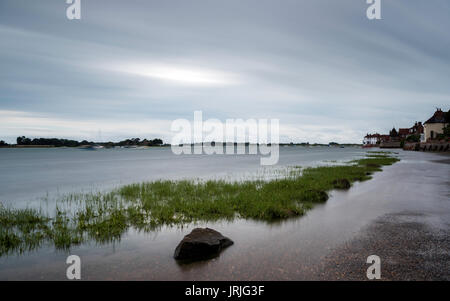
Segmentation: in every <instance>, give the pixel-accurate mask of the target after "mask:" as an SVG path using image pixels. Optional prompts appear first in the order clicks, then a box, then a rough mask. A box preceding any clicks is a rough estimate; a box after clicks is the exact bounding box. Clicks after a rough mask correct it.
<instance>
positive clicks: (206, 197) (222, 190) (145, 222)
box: [0, 153, 398, 256]
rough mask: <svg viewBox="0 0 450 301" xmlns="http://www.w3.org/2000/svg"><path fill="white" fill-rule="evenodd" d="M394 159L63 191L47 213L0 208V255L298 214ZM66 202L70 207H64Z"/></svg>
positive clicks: (375, 158) (383, 157)
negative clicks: (265, 175) (273, 174)
mask: <svg viewBox="0 0 450 301" xmlns="http://www.w3.org/2000/svg"><path fill="white" fill-rule="evenodd" d="M396 161H398V159H397V158H393V157H390V156H389V155H388V154H385V153H383V154H378V153H377V154H370V155H368V157H366V158H363V159H359V160H353V161H350V162H348V163H347V165H339V166H321V167H314V168H306V169H303V170H302V171H301V172H300V168H293V170H292V171H291V172H289V173H288V174H287V175H286V177H285V178H281V179H275V180H271V181H261V180H255V181H244V182H234V183H230V182H226V181H220V180H215V181H206V182H194V181H186V180H184V181H155V182H146V183H138V184H131V185H126V186H123V187H121V188H119V189H117V190H114V191H112V192H109V193H95V194H94V193H92V194H82V195H74V194H73V195H69V196H67V197H66V198H65V199H63V200H61V202H62V203H67V204H69V205H70V204H73V202H76V203H77V206H75V207H76V208H77V209H76V210H74V211H75V212H72V211H69V210H61V209H59V208H56V212H55V214H54V215H53V216H52V217H49V216H47V215H45V214H43V213H41V212H39V211H36V210H32V209H21V210H20V209H8V208H4V207H0V226H1V229H0V256H2V255H5V254H10V253H22V252H25V251H30V250H34V249H36V248H38V247H40V246H41V245H42V244H43V243H48V244H51V245H53V246H54V247H55V248H57V249H68V248H70V247H71V246H73V245H77V244H80V243H82V242H84V241H91V240H94V241H96V242H97V243H108V242H111V241H118V240H120V238H121V237H122V235H123V234H124V233H125V232H126V231H127V230H128V229H129V228H130V227H133V228H135V229H137V230H142V231H153V230H155V229H158V228H159V227H162V226H174V225H178V226H183V225H186V224H188V223H192V222H199V221H217V220H233V219H235V218H244V219H254V220H261V221H267V222H271V221H276V220H280V219H286V218H290V217H296V216H301V215H303V214H304V213H305V212H306V211H307V210H309V209H311V208H313V207H314V205H315V204H318V203H323V202H325V201H326V200H327V199H328V191H330V190H332V189H348V188H349V187H350V186H351V184H352V183H354V182H355V181H365V180H368V179H370V178H371V174H372V173H374V172H376V171H380V170H381V167H382V166H384V165H391V164H393V163H395V162H396ZM68 207H71V206H68Z"/></svg>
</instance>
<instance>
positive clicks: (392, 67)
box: [0, 0, 450, 143]
mask: <svg viewBox="0 0 450 301" xmlns="http://www.w3.org/2000/svg"><path fill="white" fill-rule="evenodd" d="M68 6H69V4H66V1H65V0H49V1H44V0H0V45H1V47H0V140H5V141H6V142H8V143H14V142H15V139H16V137H17V136H22V135H24V136H27V137H32V138H34V137H59V138H68V139H76V140H83V139H87V140H94V141H119V140H122V139H125V138H131V137H140V138H155V137H159V138H162V139H164V140H165V141H166V142H170V139H171V137H173V135H174V134H175V133H173V132H171V130H170V127H171V123H172V121H173V120H175V119H179V118H185V119H188V120H193V116H194V111H197V110H201V111H202V112H203V118H204V119H208V118H215V119H219V120H221V121H223V122H225V120H226V119H228V118H233V119H237V118H241V119H244V120H245V119H249V118H254V119H260V118H269V119H271V118H276V119H279V123H280V141H281V142H290V141H293V142H310V143H328V142H330V141H334V142H339V143H346V142H348V143H361V141H362V139H363V137H364V136H365V134H366V133H371V132H379V133H388V131H389V130H390V129H391V128H392V127H396V128H398V127H410V126H412V125H413V123H414V122H415V121H425V120H426V119H428V118H429V117H431V115H432V114H433V113H434V111H435V109H436V107H439V108H442V109H444V110H448V105H449V103H450V33H449V28H450V17H449V16H450V1H448V0H433V1H423V0H408V1H406V0H381V17H382V19H381V20H369V19H368V18H367V17H366V10H367V8H368V6H369V5H368V4H367V3H366V0H339V1H336V0H283V1H275V0H270V1H269V0H214V1H212V0H146V1H138V0H130V1H113V0H81V19H80V20H68V19H67V17H66V9H67V7H68Z"/></svg>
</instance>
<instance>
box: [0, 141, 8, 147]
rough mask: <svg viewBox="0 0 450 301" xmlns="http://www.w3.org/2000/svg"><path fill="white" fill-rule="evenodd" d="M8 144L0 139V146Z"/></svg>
mask: <svg viewBox="0 0 450 301" xmlns="http://www.w3.org/2000/svg"><path fill="white" fill-rule="evenodd" d="M7 145H8V143H6V142H5V141H3V140H0V146H7Z"/></svg>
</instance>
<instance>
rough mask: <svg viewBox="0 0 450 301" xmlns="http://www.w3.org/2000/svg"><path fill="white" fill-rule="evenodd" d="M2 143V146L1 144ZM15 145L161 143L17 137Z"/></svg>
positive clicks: (157, 141)
mask: <svg viewBox="0 0 450 301" xmlns="http://www.w3.org/2000/svg"><path fill="white" fill-rule="evenodd" d="M2 143H4V144H2ZM3 145H7V144H6V143H5V142H4V141H0V146H3ZM17 145H48V146H54V147H62V146H66V147H77V146H81V145H103V146H105V147H114V146H160V145H163V141H162V140H161V139H159V138H156V139H153V140H147V139H144V140H141V139H140V138H131V139H126V140H123V141H120V142H92V141H87V140H83V141H81V142H79V141H76V140H69V139H58V138H34V139H30V138H27V137H25V136H21V137H17Z"/></svg>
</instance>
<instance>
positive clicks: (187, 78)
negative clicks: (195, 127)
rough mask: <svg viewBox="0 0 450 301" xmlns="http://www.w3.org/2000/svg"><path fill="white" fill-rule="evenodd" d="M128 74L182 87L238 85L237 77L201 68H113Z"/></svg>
mask: <svg viewBox="0 0 450 301" xmlns="http://www.w3.org/2000/svg"><path fill="white" fill-rule="evenodd" d="M111 69H112V70H114V71H118V72H124V73H127V74H132V75H137V76H144V77H150V78H155V79H159V80H165V81H170V82H174V83H178V84H182V85H195V86H226V85H233V84H237V80H236V76H234V75H231V74H228V73H225V72H220V71H215V70H207V69H201V68H195V67H194V68H192V67H184V66H177V65H163V64H137V63H132V64H120V65H116V66H114V65H113V67H112V68H111Z"/></svg>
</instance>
